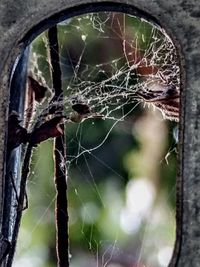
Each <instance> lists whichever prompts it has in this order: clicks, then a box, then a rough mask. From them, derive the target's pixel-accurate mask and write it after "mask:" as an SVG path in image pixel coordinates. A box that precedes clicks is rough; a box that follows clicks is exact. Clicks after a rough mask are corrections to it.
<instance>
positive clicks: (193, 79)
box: [0, 0, 200, 267]
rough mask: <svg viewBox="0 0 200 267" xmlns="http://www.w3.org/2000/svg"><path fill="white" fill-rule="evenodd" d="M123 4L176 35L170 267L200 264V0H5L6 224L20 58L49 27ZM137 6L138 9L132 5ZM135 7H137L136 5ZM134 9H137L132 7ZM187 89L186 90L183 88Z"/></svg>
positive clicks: (1, 28)
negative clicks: (177, 115)
mask: <svg viewBox="0 0 200 267" xmlns="http://www.w3.org/2000/svg"><path fill="white" fill-rule="evenodd" d="M117 3H118V4H119V5H120V8H121V11H123V9H126V12H128V8H129V6H128V5H130V10H137V9H138V10H140V11H141V13H142V14H143V15H144V16H145V14H151V16H150V15H147V17H148V18H149V19H152V18H154V20H155V21H157V22H158V23H159V24H160V25H161V26H162V27H163V28H165V29H166V30H167V32H168V34H169V35H170V36H171V38H172V39H173V41H174V43H175V45H176V47H177V51H178V53H179V56H180V65H181V74H182V75H181V103H182V105H181V106H182V107H181V119H180V121H181V123H180V128H181V132H180V145H179V163H180V164H179V178H178V184H177V189H178V190H177V240H176V246H175V252H174V255H173V258H172V260H171V263H170V266H180V267H187V266H190V267H191V266H194V267H196V266H200V260H199V259H200V166H199V162H200V136H199V133H200V93H199V91H200V75H199V74H200V49H199V47H200V25H199V18H200V2H199V0H168V1H166V0H151V1H147V0H113V1H110V2H109V1H100V0H29V1H24V0H18V1H14V0H1V2H0V36H1V38H0V59H1V60H0V128H1V131H0V223H1V217H2V216H1V215H2V205H3V204H2V203H3V188H4V186H3V185H4V173H5V166H4V165H5V164H4V162H5V152H4V149H5V140H6V131H5V129H6V127H7V115H8V103H9V102H8V101H9V82H10V75H11V72H12V68H13V65H14V62H15V60H16V58H17V57H18V55H20V54H21V53H22V51H23V49H24V47H25V45H27V44H28V43H29V42H30V41H31V40H32V38H34V36H36V35H37V34H38V33H39V32H41V31H43V30H44V29H46V28H47V27H48V26H50V25H52V24H54V23H55V22H58V21H59V20H62V19H64V18H66V17H70V16H72V15H78V14H80V13H84V12H86V11H91V10H92V9H93V10H95V8H96V10H105V7H106V8H107V9H109V8H114V7H115V6H116V4H117ZM131 7H133V9H131ZM134 7H135V9H134ZM132 12H133V11H132ZM183 89H184V90H183Z"/></svg>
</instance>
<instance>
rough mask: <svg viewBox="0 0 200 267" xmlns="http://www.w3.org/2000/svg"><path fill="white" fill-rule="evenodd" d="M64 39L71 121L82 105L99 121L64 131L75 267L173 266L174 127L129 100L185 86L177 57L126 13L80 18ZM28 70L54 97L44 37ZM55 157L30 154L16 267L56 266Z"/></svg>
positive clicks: (48, 152)
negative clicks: (156, 86) (161, 86)
mask: <svg viewBox="0 0 200 267" xmlns="http://www.w3.org/2000/svg"><path fill="white" fill-rule="evenodd" d="M58 33H59V35H58V37H59V48H60V64H61V68H62V76H63V81H62V82H63V90H64V95H65V98H64V99H65V100H64V101H65V109H66V110H65V112H66V114H69V113H70V112H73V110H72V108H71V104H70V103H71V101H72V99H74V97H76V98H77V97H81V100H82V101H86V103H87V104H88V106H90V108H91V109H92V111H93V112H96V113H100V114H102V115H103V119H99V118H90V119H87V120H84V121H83V122H81V123H72V122H71V123H66V125H65V131H66V151H67V162H63V164H65V165H66V166H67V169H68V178H67V179H68V200H69V236H70V255H71V263H70V266H71V267H80V266H81V267H90V266H91V267H94V266H96V267H144V266H145V267H164V266H167V265H168V263H169V260H170V258H171V255H172V251H173V246H174V242H175V227H176V226H175V179H176V162H177V159H176V157H177V150H176V146H177V122H172V121H167V120H164V119H163V117H162V113H161V112H160V111H159V110H156V109H155V108H154V107H152V106H149V105H147V104H145V103H140V102H138V101H137V99H135V98H134V97H132V94H133V92H134V91H136V90H141V88H144V87H145V86H148V84H149V83H150V82H154V83H156V82H157V81H160V80H162V82H166V83H174V84H176V85H177V84H179V67H178V64H177V61H176V60H177V59H176V53H175V48H174V46H173V44H172V42H171V40H170V39H169V37H168V36H167V35H166V33H165V32H164V30H161V29H158V28H157V27H155V26H154V25H152V24H150V23H148V22H146V21H145V20H144V19H141V18H136V17H134V16H131V15H128V14H123V13H114V12H99V13H91V14H84V15H81V16H79V17H74V18H71V19H68V20H66V21H64V22H62V23H60V24H58ZM29 70H30V71H31V73H34V74H35V76H36V77H37V78H38V79H39V80H40V81H43V82H45V83H46V84H47V85H48V86H49V88H51V87H52V83H51V75H50V72H51V66H50V63H49V48H48V38H47V33H46V32H44V33H43V34H41V35H40V36H38V38H37V39H36V40H34V41H33V43H32V45H31V53H30V62H29ZM42 108H43V106H42V105H41V104H40V105H39V104H37V105H36V109H37V110H41V109H42ZM36 113H37V111H36ZM52 147H53V140H49V141H45V142H44V143H42V144H41V145H40V146H38V147H37V148H35V150H34V153H33V157H32V163H31V173H30V177H29V181H28V185H27V194H28V198H29V208H28V209H27V210H26V211H25V212H24V215H23V218H22V226H21V230H20V237H19V241H18V248H17V253H16V260H15V263H14V266H15V267H19V266H27V267H35V266H37V267H51V266H52V267H53V266H56V253H55V222H54V206H55V188H54V170H53V169H54V166H53V156H52Z"/></svg>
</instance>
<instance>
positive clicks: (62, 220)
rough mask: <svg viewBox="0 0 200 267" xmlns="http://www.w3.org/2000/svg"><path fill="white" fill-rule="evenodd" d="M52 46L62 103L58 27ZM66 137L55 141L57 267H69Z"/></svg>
mask: <svg viewBox="0 0 200 267" xmlns="http://www.w3.org/2000/svg"><path fill="white" fill-rule="evenodd" d="M48 38H49V46H50V63H51V67H52V81H53V88H54V90H55V96H54V100H55V101H59V102H61V103H62V100H63V90H62V79H61V68H60V58H59V44H58V32H57V26H54V27H52V28H50V29H49V31H48ZM59 106H60V108H59V110H58V111H59V114H60V115H62V114H63V106H62V105H59ZM64 139H65V137H64V135H63V136H59V137H57V138H56V139H55V143H54V162H55V178H54V179H55V187H56V191H57V197H56V207H55V220H56V230H57V231H56V234H57V236H56V250H57V266H58V267H68V266H69V236H68V210H67V179H66V178H67V169H66V167H65V162H66V150H65V142H64Z"/></svg>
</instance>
